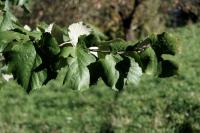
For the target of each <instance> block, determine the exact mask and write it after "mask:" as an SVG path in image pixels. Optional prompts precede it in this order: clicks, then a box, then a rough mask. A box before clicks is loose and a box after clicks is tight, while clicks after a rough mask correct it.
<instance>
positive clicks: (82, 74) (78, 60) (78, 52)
mask: <svg viewBox="0 0 200 133" xmlns="http://www.w3.org/2000/svg"><path fill="white" fill-rule="evenodd" d="M71 50H72V53H75V55H74V56H75V57H68V58H67V63H68V64H67V66H66V67H65V69H66V70H67V71H66V76H65V79H64V86H66V87H69V88H72V89H74V90H84V89H88V88H89V84H90V74H89V70H88V68H87V66H88V65H90V64H91V63H92V62H95V61H96V59H95V57H94V56H93V55H91V54H90V53H88V51H85V50H84V49H81V48H78V47H77V48H74V49H71ZM73 50H74V51H73Z"/></svg>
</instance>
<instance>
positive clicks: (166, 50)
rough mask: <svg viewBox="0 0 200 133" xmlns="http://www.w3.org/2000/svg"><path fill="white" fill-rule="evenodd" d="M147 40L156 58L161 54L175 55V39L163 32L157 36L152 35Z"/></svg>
mask: <svg viewBox="0 0 200 133" xmlns="http://www.w3.org/2000/svg"><path fill="white" fill-rule="evenodd" d="M149 39H150V40H151V45H152V48H153V49H154V50H155V52H156V55H157V56H161V55H162V54H171V55H175V54H176V52H177V39H176V38H175V37H174V36H173V35H172V34H170V33H166V32H163V33H162V34H158V35H157V36H155V35H152V36H150V38H149Z"/></svg>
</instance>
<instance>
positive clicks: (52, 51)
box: [40, 33, 60, 56]
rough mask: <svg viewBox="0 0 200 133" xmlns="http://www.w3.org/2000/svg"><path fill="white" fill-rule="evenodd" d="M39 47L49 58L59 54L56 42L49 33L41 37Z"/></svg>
mask: <svg viewBox="0 0 200 133" xmlns="http://www.w3.org/2000/svg"><path fill="white" fill-rule="evenodd" d="M40 46H41V49H43V50H45V52H46V53H47V54H48V55H49V56H51V55H52V56H53V55H58V54H59V53H60V48H59V46H58V42H57V41H56V39H55V38H54V37H53V36H52V35H51V34H49V33H44V34H43V35H42V39H41V41H40Z"/></svg>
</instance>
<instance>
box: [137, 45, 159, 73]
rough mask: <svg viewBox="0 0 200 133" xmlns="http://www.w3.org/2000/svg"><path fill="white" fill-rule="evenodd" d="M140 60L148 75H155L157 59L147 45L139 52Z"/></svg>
mask: <svg viewBox="0 0 200 133" xmlns="http://www.w3.org/2000/svg"><path fill="white" fill-rule="evenodd" d="M139 55H140V62H141V63H142V65H141V66H142V67H143V71H144V72H145V73H146V74H148V75H155V76H156V75H157V73H158V70H157V69H158V61H157V57H156V54H155V52H154V50H153V49H152V48H151V47H149V48H147V49H145V51H144V52H141V53H140V54H139Z"/></svg>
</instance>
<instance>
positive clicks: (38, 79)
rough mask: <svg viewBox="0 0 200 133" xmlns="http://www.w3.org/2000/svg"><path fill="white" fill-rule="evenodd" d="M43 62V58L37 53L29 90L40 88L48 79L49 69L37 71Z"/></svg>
mask: <svg viewBox="0 0 200 133" xmlns="http://www.w3.org/2000/svg"><path fill="white" fill-rule="evenodd" d="M41 64H42V60H41V58H40V56H39V55H36V58H35V64H34V66H33V68H32V70H33V71H32V75H31V78H30V83H29V84H30V86H29V89H28V91H31V90H33V89H39V88H41V86H42V85H43V84H44V83H45V81H46V79H47V70H46V69H44V70H39V71H37V68H38V67H39V66H40V65H41Z"/></svg>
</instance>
